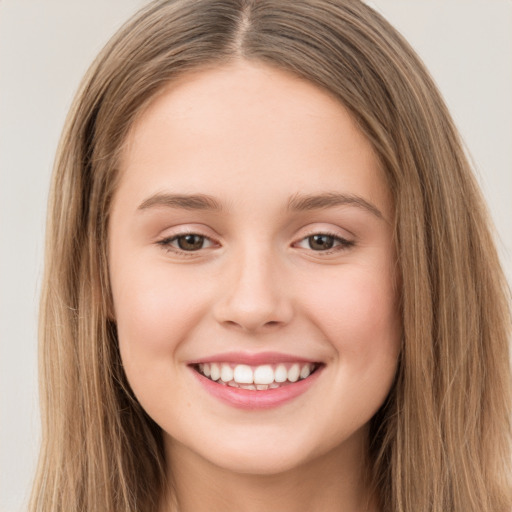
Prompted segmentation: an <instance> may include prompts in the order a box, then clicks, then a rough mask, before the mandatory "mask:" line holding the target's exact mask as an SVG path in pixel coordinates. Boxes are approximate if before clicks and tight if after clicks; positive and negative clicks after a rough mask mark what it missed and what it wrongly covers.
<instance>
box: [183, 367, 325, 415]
mask: <svg viewBox="0 0 512 512" xmlns="http://www.w3.org/2000/svg"><path fill="white" fill-rule="evenodd" d="M323 368H324V366H321V367H320V368H318V369H317V370H316V371H315V372H313V373H312V374H311V375H310V376H309V377H307V378H306V379H303V380H299V381H297V382H294V383H293V384H287V385H286V386H282V387H280V388H275V389H266V390H251V389H241V388H234V387H231V386H227V385H226V386H224V385H223V384H218V383H217V382H214V381H213V380H210V379H208V378H207V377H205V376H204V375H201V374H200V373H199V372H197V371H196V370H194V369H193V368H190V370H191V371H192V373H193V374H194V375H195V377H196V378H197V379H198V381H199V382H200V383H201V385H202V386H203V387H204V389H205V390H206V391H208V393H210V394H211V395H213V396H214V397H216V398H218V399H219V400H221V401H223V402H225V403H227V404H229V405H231V406H233V407H238V408H239V409H270V408H272V407H278V406H280V405H283V404H285V403H287V402H290V401H291V400H293V399H294V398H296V397H298V396H300V395H302V394H303V393H305V392H306V391H307V390H308V389H309V388H310V387H311V386H312V385H313V384H314V383H315V382H316V381H317V380H318V377H319V376H320V373H321V371H322V370H323Z"/></svg>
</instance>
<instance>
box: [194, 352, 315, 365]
mask: <svg viewBox="0 0 512 512" xmlns="http://www.w3.org/2000/svg"><path fill="white" fill-rule="evenodd" d="M318 362H319V361H318V360H315V359H309V358H305V357H299V356H296V355H293V354H284V353H282V352H257V353H250V352H224V353H222V354H215V355H212V356H206V357H201V358H198V359H194V360H193V361H189V362H188V364H189V365H194V364H200V363H238V364H247V365H249V366H258V365H262V364H276V363H318Z"/></svg>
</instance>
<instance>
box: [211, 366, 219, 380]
mask: <svg viewBox="0 0 512 512" xmlns="http://www.w3.org/2000/svg"><path fill="white" fill-rule="evenodd" d="M210 378H211V379H212V380H219V378H220V368H219V365H218V364H216V363H212V365H211V366H210Z"/></svg>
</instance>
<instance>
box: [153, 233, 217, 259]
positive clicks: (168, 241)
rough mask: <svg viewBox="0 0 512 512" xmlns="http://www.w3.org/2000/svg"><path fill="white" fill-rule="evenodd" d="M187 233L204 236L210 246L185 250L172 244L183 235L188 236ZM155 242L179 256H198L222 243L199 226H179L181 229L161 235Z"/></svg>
mask: <svg viewBox="0 0 512 512" xmlns="http://www.w3.org/2000/svg"><path fill="white" fill-rule="evenodd" d="M187 235H196V236H199V237H201V238H203V239H204V240H206V241H208V246H207V247H201V248H200V249H198V250H195V251H185V250H182V249H180V248H179V247H176V246H174V245H172V242H174V241H176V240H177V239H179V238H181V237H184V236H187ZM155 243H156V245H158V246H161V247H162V248H163V249H164V250H166V251H167V252H172V253H175V254H177V255H179V256H186V257H191V256H198V255H199V254H202V253H203V251H205V250H208V249H211V248H212V247H215V246H217V247H219V246H220V243H219V242H218V241H217V240H216V239H215V238H214V237H212V236H210V235H206V234H205V233H204V230H202V229H200V228H199V229H197V228H193V227H185V228H179V230H177V231H176V232H174V233H171V234H168V235H166V236H162V237H160V238H159V239H158V240H156V242H155Z"/></svg>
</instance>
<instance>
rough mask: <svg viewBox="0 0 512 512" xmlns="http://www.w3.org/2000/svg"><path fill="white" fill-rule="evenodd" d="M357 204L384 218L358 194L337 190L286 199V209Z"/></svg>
mask: <svg viewBox="0 0 512 512" xmlns="http://www.w3.org/2000/svg"><path fill="white" fill-rule="evenodd" d="M346 205H348V206H357V207H358V208H362V209H363V210H366V211H368V212H370V213H371V214H373V215H375V216H376V217H377V218H379V219H384V215H382V213H381V211H380V210H379V209H378V208H377V207H376V206H375V205H374V204H372V203H370V202H369V201H367V200H366V199H363V198H362V197H360V196H357V195H353V194H340V193H338V192H324V193H322V194H311V195H304V194H299V193H297V194H294V195H293V196H292V197H291V198H290V200H289V201H288V210H292V211H309V210H323V209H326V208H333V207H336V206H346Z"/></svg>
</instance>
